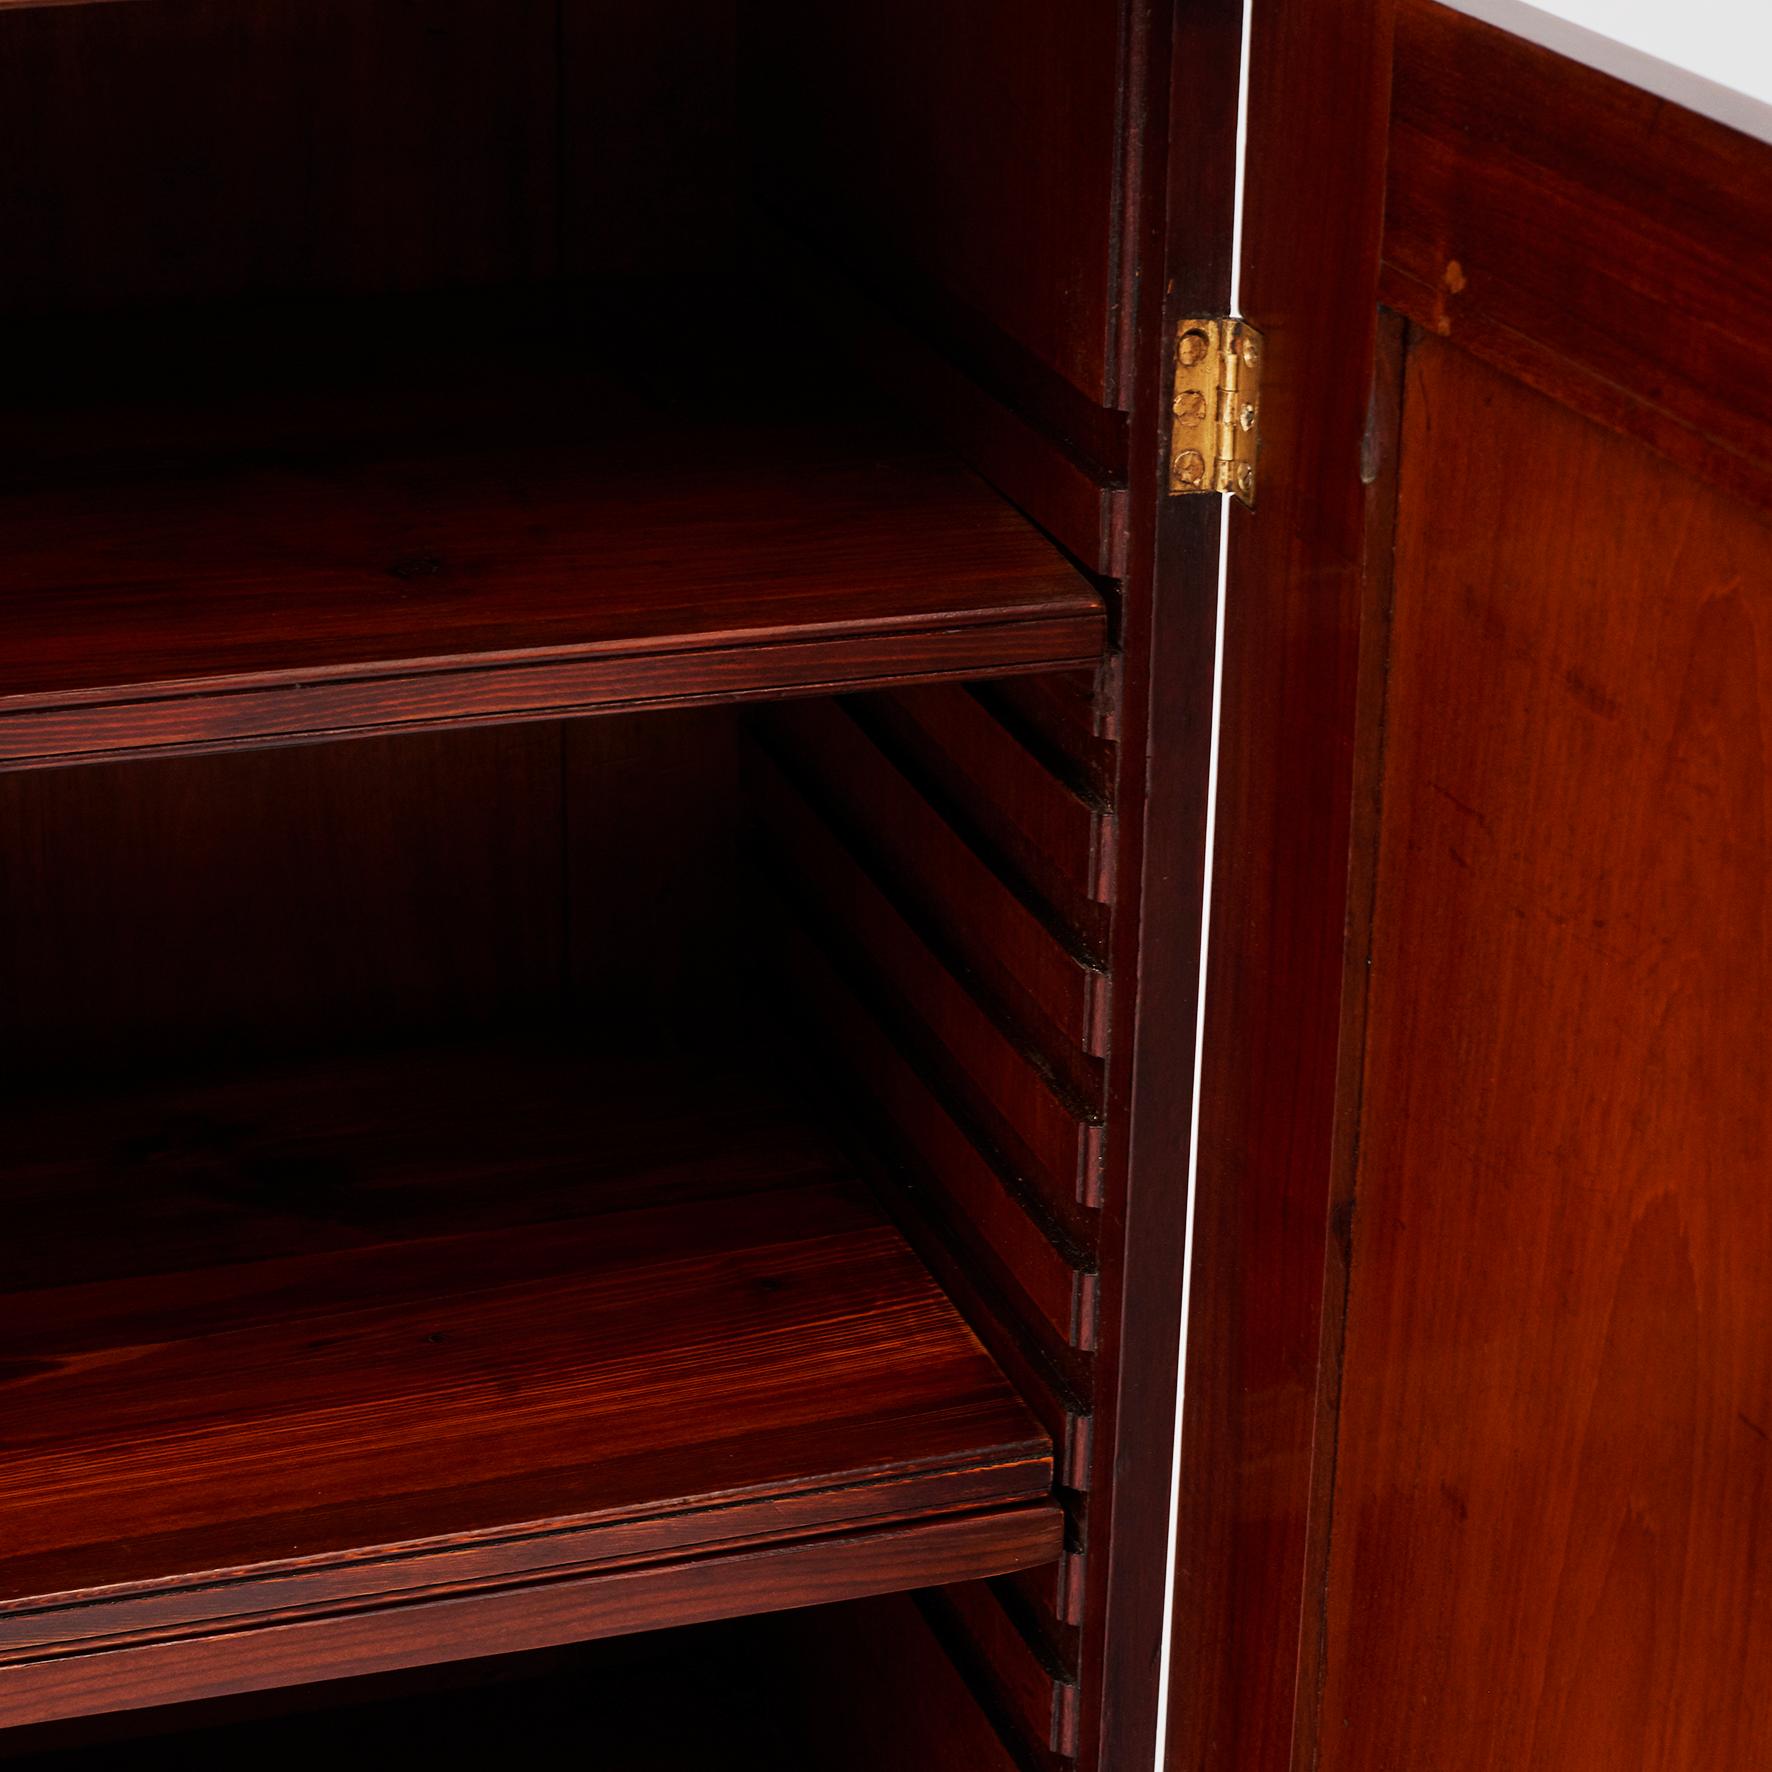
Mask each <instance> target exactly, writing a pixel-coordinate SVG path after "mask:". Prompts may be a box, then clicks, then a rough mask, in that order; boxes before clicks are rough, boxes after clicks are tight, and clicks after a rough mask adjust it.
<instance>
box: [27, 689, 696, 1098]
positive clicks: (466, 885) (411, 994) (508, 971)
mask: <svg viewBox="0 0 1772 1772" xmlns="http://www.w3.org/2000/svg"><path fill="white" fill-rule="evenodd" d="M684 717H685V716H671V717H670V718H669V719H666V720H658V719H653V720H652V721H651V722H650V724H649V726H648V728H647V736H648V737H649V738H650V739H651V740H652V742H653V743H654V744H655V745H656V743H657V742H658V741H659V740H660V739H662V738H663V737H664V736H665V735H666V734H665V731H664V729H666V728H669V727H671V726H672V724H673V723H674V721H676V720H677V719H680V718H684ZM687 717H688V718H691V719H694V718H697V717H698V716H687ZM634 723H637V722H635V721H629V720H623V719H620V718H617V719H612V720H609V721H597V722H586V726H587V727H595V728H597V729H602V728H605V727H607V728H609V729H610V731H611V733H612V734H613V733H616V732H619V731H621V730H622V729H624V728H629V727H630V726H631V725H632V724H634ZM706 748H707V747H706V746H705V744H704V750H705V749H706ZM561 753H562V742H561V730H560V728H559V727H558V726H550V725H534V726H511V727H501V728H499V729H497V730H491V731H485V732H475V733H424V734H413V735H410V736H406V737H402V738H398V739H369V740H365V741H363V742H362V743H361V744H355V745H309V746H300V747H292V748H290V749H287V750H278V751H262V752H256V753H254V754H253V755H251V756H249V757H181V758H168V759H162V760H159V761H155V762H151V763H108V764H104V765H102V766H98V767H92V768H85V769H77V770H66V771H64V770H19V771H15V772H13V773H10V774H4V775H0V1055H3V1057H4V1071H5V1074H6V1075H7V1077H8V1078H9V1079H10V1080H11V1082H12V1084H13V1085H14V1086H16V1085H17V1083H18V1080H19V1078H20V1077H21V1075H22V1074H25V1073H30V1072H36V1073H39V1074H41V1073H44V1072H49V1073H57V1072H60V1073H64V1074H65V1073H67V1072H69V1071H76V1072H77V1071H80V1070H82V1069H85V1070H92V1069H97V1070H103V1071H116V1070H120V1069H128V1068H130V1067H132V1066H134V1065H138V1064H139V1063H140V1062H141V1058H142V1055H143V1053H145V1052H149V1053H154V1054H157V1055H159V1056H160V1057H161V1058H164V1057H166V1056H167V1055H169V1054H175V1053H176V1054H190V1055H200V1054H205V1053H208V1054H227V1055H230V1056H232V1057H236V1058H237V1057H239V1056H241V1055H242V1054H243V1053H246V1052H253V1051H258V1052H264V1051H273V1052H274V1051H288V1050H291V1049H296V1050H300V1049H303V1048H306V1049H313V1048H315V1047H325V1046H328V1045H331V1044H333V1043H335V1042H336V1040H337V1034H338V1029H339V1027H340V1026H341V1025H343V1026H347V1027H349V1028H351V1029H352V1030H353V1032H354V1036H355V1037H356V1038H358V1039H364V1038H372V1037H373V1038H389V1039H398V1038H401V1037H405V1036H415V1037H422V1036H424V1035H425V1034H426V1033H427V1032H428V1031H430V1030H434V1029H436V1028H438V1027H440V1026H441V1027H464V1026H473V1025H476V1024H485V1023H488V1022H494V1021H501V1020H506V1019H510V1018H516V1017H533V1016H538V1015H551V1014H553V1013H555V1012H556V1011H557V1010H558V1009H559V1008H560V1007H561V1006H562V1004H563V1002H564V999H565V995H566V989H565V977H564V973H565V966H566V957H565V954H564V952H563V948H564V947H565V945H566V943H567V938H568V933H569V930H570V928H571V927H572V926H573V924H574V923H576V924H577V925H579V926H580V935H579V939H578V941H577V943H576V944H575V946H576V947H577V948H579V949H580V950H585V951H587V952H605V953H608V952H612V951H615V950H616V948H617V944H616V943H613V942H603V943H598V942H596V941H594V940H593V939H591V938H590V937H588V936H587V935H586V933H585V932H584V929H583V925H584V924H585V923H586V921H587V920H589V919H596V918H599V917H605V916H619V915H620V913H621V908H622V906H623V904H624V902H625V900H626V893H627V887H628V883H629V881H634V882H636V883H637V884H638V885H639V886H641V887H644V886H646V885H647V884H648V883H650V884H651V885H652V887H653V889H654V890H655V891H656V890H658V887H659V882H658V878H657V872H656V870H655V869H653V868H652V867H649V866H647V865H645V862H644V859H643V858H644V855H645V851H644V850H641V851H640V854H639V856H630V857H627V858H625V859H623V860H621V861H620V862H619V864H618V863H617V861H616V859H615V857H614V856H612V855H608V854H605V855H604V856H603V857H601V858H599V857H596V856H589V855H587V856H585V857H584V858H583V859H582V860H581V861H579V863H578V865H576V866H575V867H574V868H573V869H572V873H573V875H574V877H575V881H576V884H575V886H574V888H573V890H572V893H571V898H572V900H573V904H574V905H575V906H576V907H577V909H578V915H577V916H576V917H575V918H570V919H569V917H568V906H567V903H566V902H565V900H566V897H567V890H566V889H567V879H566V873H567V859H566V856H565V854H564V850H565V847H566V845H565V843H564V840H563V833H562V830H561V819H560V808H561V804H562V796H563V794H564V792H565V789H566V784H565V783H564V781H563V780H562V769H561ZM622 769H623V770H625V771H626V772H627V773H629V774H634V775H643V774H645V773H646V771H645V770H644V769H643V768H635V767H633V766H632V765H631V764H630V763H629V762H628V761H627V760H626V759H623V760H622ZM620 773H621V771H619V770H617V769H616V768H610V769H604V770H599V771H596V772H595V777H594V778H593V776H592V774H591V772H589V771H587V772H585V774H584V776H583V777H582V778H581V779H580V780H579V781H578V782H577V784H576V785H577V793H576V794H575V797H574V803H575V804H576V803H582V802H584V801H586V800H594V799H595V798H596V797H597V796H598V795H599V793H601V792H608V791H609V784H610V780H611V778H612V777H616V776H618V775H619V774H620ZM577 822H578V823H580V824H583V823H585V822H588V813H585V812H581V813H580V814H579V817H578V820H577ZM704 828H705V827H704ZM605 829H606V830H608V831H610V832H611V833H613V832H614V831H615V830H619V829H620V826H619V823H617V822H615V821H613V820H612V822H611V823H610V824H609V825H607V826H606V827H605ZM599 861H600V865H599ZM591 926H592V927H593V928H594V927H595V926H596V925H595V923H594V921H593V922H592V925H591ZM661 964H662V962H661ZM629 1001H630V1003H634V1004H635V1006H636V1009H637V993H635V994H631V995H630V998H629Z"/></svg>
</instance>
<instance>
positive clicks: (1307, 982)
mask: <svg viewBox="0 0 1772 1772" xmlns="http://www.w3.org/2000/svg"><path fill="white" fill-rule="evenodd" d="M1390 36H1391V20H1390V7H1389V6H1388V4H1386V3H1385V0H1372V3H1370V4H1359V5H1353V6H1350V5H1347V4H1334V3H1323V4H1315V3H1312V4H1305V5H1301V6H1289V7H1287V8H1286V10H1285V13H1284V16H1283V18H1282V17H1281V16H1280V15H1278V14H1274V13H1269V14H1263V13H1262V12H1261V11H1260V10H1259V9H1258V11H1257V14H1256V17H1255V20H1254V28H1253V34H1252V39H1251V57H1252V60H1251V67H1250V95H1249V106H1250V109H1249V118H1248V129H1249V145H1248V155H1249V159H1248V171H1247V193H1248V197H1247V203H1248V207H1247V211H1246V216H1245V237H1244V260H1243V282H1242V307H1243V311H1244V313H1245V314H1247V315H1248V317H1249V318H1250V320H1251V321H1253V322H1254V324H1255V325H1256V326H1257V327H1259V328H1260V329H1261V331H1262V334H1263V336H1264V338H1265V339H1266V342H1267V356H1266V367H1265V369H1264V371H1263V380H1262V386H1263V394H1264V399H1263V412H1262V421H1261V422H1262V447H1261V459H1260V481H1259V486H1258V491H1257V503H1256V508H1255V509H1254V510H1253V511H1246V510H1244V509H1243V508H1242V507H1241V506H1233V507H1232V509H1231V511H1230V516H1229V521H1230V522H1231V525H1232V530H1231V537H1230V578H1229V585H1228V591H1227V601H1226V622H1225V630H1224V686H1223V703H1222V706H1223V726H1222V733H1221V740H1220V744H1221V748H1220V753H1219V764H1218V829H1217V838H1218V840H1217V848H1216V861H1215V865H1214V872H1213V889H1212V890H1213V898H1212V935H1211V947H1210V968H1209V973H1208V977H1207V981H1206V1020H1205V1049H1204V1064H1203V1070H1202V1074H1201V1081H1200V1123H1199V1160H1198V1175H1197V1183H1196V1186H1197V1199H1196V1205H1195V1217H1194V1229H1193V1240H1194V1251H1193V1267H1192V1271H1193V1291H1192V1301H1191V1306H1192V1308H1191V1315H1190V1317H1189V1320H1188V1343H1187V1374H1186V1383H1187V1409H1186V1417H1185V1419H1184V1422H1183V1425H1182V1438H1181V1476H1180V1481H1181V1494H1180V1513H1179V1520H1178V1540H1177V1545H1176V1552H1175V1557H1176V1562H1175V1568H1176V1576H1175V1591H1174V1617H1175V1619H1176V1625H1177V1627H1176V1630H1175V1633H1174V1654H1173V1661H1172V1668H1171V1673H1172V1689H1171V1693H1170V1701H1169V1742H1168V1747H1167V1752H1168V1760H1167V1764H1168V1767H1169V1768H1170V1772H1256V1769H1257V1768H1259V1769H1260V1772H1280V1769H1282V1768H1286V1767H1289V1766H1292V1765H1293V1764H1294V1760H1293V1729H1294V1705H1295V1701H1296V1700H1298V1699H1300V1698H1301V1697H1302V1698H1304V1699H1306V1700H1308V1699H1309V1698H1311V1697H1313V1696H1314V1694H1313V1693H1312V1692H1310V1691H1309V1690H1308V1689H1303V1688H1301V1687H1300V1685H1299V1681H1298V1646H1299V1628H1300V1620H1301V1616H1302V1614H1303V1611H1304V1608H1305V1607H1306V1606H1307V1605H1309V1604H1311V1603H1312V1601H1313V1599H1314V1594H1313V1590H1312V1578H1311V1571H1310V1557H1309V1547H1310V1543H1311V1539H1310V1532H1309V1520H1310V1503H1311V1489H1312V1480H1313V1470H1314V1468H1315V1466H1316V1464H1317V1461H1318V1459H1319V1458H1320V1457H1321V1456H1322V1453H1323V1450H1324V1448H1323V1446H1322V1444H1321V1442H1320V1437H1319V1433H1318V1428H1319V1421H1318V1411H1317V1396H1318V1366H1319V1361H1320V1358H1321V1356H1322V1354H1323V1353H1324V1351H1325V1344H1324V1341H1323V1330H1324V1318H1323V1294H1324V1264H1325V1260H1326V1256H1327V1252H1328V1247H1329V1241H1330V1236H1331V1225H1330V1216H1329V1214H1330V1180H1329V1176H1330V1154H1331V1150H1332V1146H1333V1137H1334V1123H1335V1122H1334V1115H1335V1106H1336V1065H1337V1053H1338V1041H1339V1036H1340V1031H1341V991H1342V958H1341V956H1342V939H1343V932H1344V924H1345V919H1346V914H1347V891H1348V840H1349V829H1350V801H1351V795H1352V770H1351V766H1350V765H1351V750H1352V734H1353V725H1354V718H1355V711H1356V683H1357V677H1358V668H1359V648H1360V643H1361V622H1360V616H1361V607H1362V603H1361V598H1362V584H1361V556H1362V543H1363V521H1364V515H1365V489H1364V486H1363V484H1362V450H1361V440H1362V434H1363V431H1364V427H1365V423H1366V416H1367V411H1368V405H1369V401H1370V395H1371V387H1372V373H1373V355H1374V344H1373V335H1374V327H1375V312H1374V298H1375V284H1376V279H1377V268H1378V249H1379V220H1380V214H1381V207H1382V203H1381V199H1382V179H1383V173H1384V163H1385V143H1386V131H1387V125H1388V120H1389V117H1388V105H1389V50H1390ZM1298 1763H1299V1764H1303V1765H1308V1764H1309V1762H1308V1760H1305V1761H1303V1762H1298Z"/></svg>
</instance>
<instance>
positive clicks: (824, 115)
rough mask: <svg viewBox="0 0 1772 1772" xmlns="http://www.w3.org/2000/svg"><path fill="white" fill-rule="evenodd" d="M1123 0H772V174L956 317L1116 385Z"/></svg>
mask: <svg viewBox="0 0 1772 1772" xmlns="http://www.w3.org/2000/svg"><path fill="white" fill-rule="evenodd" d="M1124 12H1125V8H1124V6H1123V5H1122V3H1121V0H1037V3H1036V4H1029V3H1028V0H986V3H985V4H981V5H967V6H954V5H950V4H947V3H946V0H908V3H902V0H901V3H899V4H894V5H890V6H888V5H882V4H879V0H865V3H863V4H857V5H852V6H829V5H824V4H821V3H819V0H767V3H766V4H760V5H757V6H754V7H752V8H750V9H749V12H748V14H747V17H746V21H745V31H746V36H745V38H744V42H743V54H744V64H743V65H744V77H745V95H746V106H747V112H748V120H749V122H750V124H751V126H752V128H753V129H754V131H755V133H756V137H757V142H758V157H759V170H760V176H761V179H762V182H763V187H764V191H765V194H766V195H767V196H769V197H770V198H771V199H772V200H773V201H775V202H777V203H779V204H780V205H781V206H783V207H784V208H785V209H786V210H787V211H788V212H789V213H790V214H792V215H795V216H797V217H802V218H806V219H808V220H810V221H813V222H814V223H815V225H816V229H817V231H818V232H819V233H821V234H823V235H825V236H826V237H827V238H829V239H831V240H832V241H833V242H834V243H835V244H837V245H838V246H839V248H840V249H842V250H844V251H845V252H847V253H857V254H859V255H860V256H861V257H862V258H864V259H865V261H866V262H867V263H868V265H869V266H870V267H873V268H876V269H879V268H883V267H886V266H891V267H893V269H892V271H891V275H892V277H893V278H894V279H895V280H897V281H899V282H901V283H902V282H904V281H905V280H906V279H907V278H908V279H909V280H910V281H911V282H912V283H913V284H915V285H918V286H920V292H921V293H922V294H923V295H924V296H927V297H932V298H933V300H934V303H935V305H936V307H937V308H939V309H941V310H942V311H944V312H945V314H946V317H947V319H948V320H949V322H950V323H951V324H952V325H954V326H955V327H956V328H958V329H959V330H966V329H968V327H969V325H982V326H984V327H986V328H988V329H989V330H990V331H992V332H994V333H995V334H997V335H999V337H1000V338H1002V339H1005V340H1007V341H1009V343H1010V345H1011V346H1012V347H1013V349H1014V350H1015V351H1019V352H1020V353H1022V354H1023V355H1025V357H1026V358H1027V359H1028V361H1029V363H1030V364H1031V365H1032V366H1034V368H1035V369H1036V370H1038V371H1043V372H1044V373H1045V374H1046V375H1049V376H1051V377H1053V378H1055V379H1058V380H1060V381H1062V382H1063V383H1065V384H1066V385H1068V386H1069V387H1070V388H1072V389H1073V390H1075V391H1076V392H1077V393H1080V394H1082V395H1083V396H1084V398H1085V399H1087V400H1088V401H1091V402H1094V403H1095V404H1097V405H1112V404H1114V403H1115V401H1116V399H1117V392H1118V390H1117V385H1116V384H1117V380H1118V377H1117V372H1116V367H1115V352H1116V344H1115V341H1116V329H1117V325H1118V314H1117V307H1118V301H1117V292H1116V277H1117V260H1116V255H1117V252H1118V244H1119V243H1118V240H1117V238H1116V220H1115V202H1114V199H1115V194H1116V183H1117V179H1118V176H1119V155H1120V143H1121V116H1120V70H1121V57H1122V34H1123V31H1124Z"/></svg>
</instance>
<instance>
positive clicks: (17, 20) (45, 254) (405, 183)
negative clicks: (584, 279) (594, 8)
mask: <svg viewBox="0 0 1772 1772" xmlns="http://www.w3.org/2000/svg"><path fill="white" fill-rule="evenodd" d="M555 11H556V9H555V7H554V6H553V5H551V4H549V3H548V0H514V4H503V3H501V0H412V3H410V4H404V3H395V0H363V3H361V4H354V3H350V0H342V3H341V0H320V3H319V4H309V3H308V0H150V3H149V4H146V5H96V6H84V5H74V6H69V5H58V6H52V7H45V8H41V9H35V8H24V9H5V8H0V237H4V238H5V240H6V242H7V251H6V254H5V259H4V262H3V263H0V312H4V313H5V314H7V315H8V316H12V317H19V316H27V315H28V316H48V315H57V314H60V315H65V314H69V313H91V314H96V313H108V312H112V311H115V310H117V309H120V308H127V307H129V306H131V305H134V304H140V303H161V302H173V301H179V300H184V299H189V298H219V297H226V296H232V295H237V294H241V293H244V292H247V291H251V290H279V291H284V292H287V293H295V292H300V291H318V290H358V291H370V290H405V289H422V288H427V287H436V286H440V285H441V286H449V285H456V284H492V283H507V282H525V281H529V280H531V279H533V278H537V277H541V276H545V275H547V274H548V273H549V272H550V271H551V270H552V269H553V268H554V265H555V263H556V258H557V243H556V235H557V232H558V228H559V218H560V212H561V204H560V193H559V185H558V165H559V160H560V152H559V141H558V133H557V116H558V108H559V107H558V102H557V101H558V92H559V64H558V61H557V59H556V50H555ZM575 195H578V194H575ZM9 367H10V366H9Z"/></svg>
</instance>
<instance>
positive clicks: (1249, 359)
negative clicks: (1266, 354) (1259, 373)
mask: <svg viewBox="0 0 1772 1772" xmlns="http://www.w3.org/2000/svg"><path fill="white" fill-rule="evenodd" d="M1242 349H1243V365H1244V367H1245V368H1247V369H1253V368H1254V367H1255V365H1256V364H1257V363H1258V362H1260V361H1261V349H1260V347H1259V346H1258V345H1257V344H1256V342H1255V340H1254V339H1252V338H1251V337H1250V336H1249V335H1248V333H1244V334H1243V346H1242Z"/></svg>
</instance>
